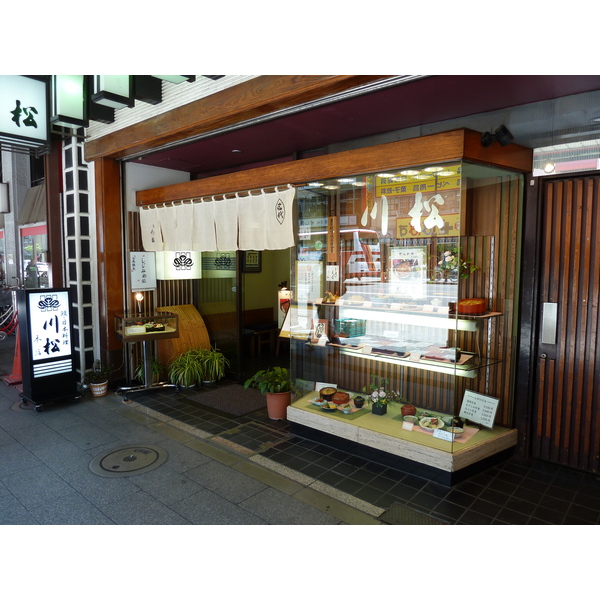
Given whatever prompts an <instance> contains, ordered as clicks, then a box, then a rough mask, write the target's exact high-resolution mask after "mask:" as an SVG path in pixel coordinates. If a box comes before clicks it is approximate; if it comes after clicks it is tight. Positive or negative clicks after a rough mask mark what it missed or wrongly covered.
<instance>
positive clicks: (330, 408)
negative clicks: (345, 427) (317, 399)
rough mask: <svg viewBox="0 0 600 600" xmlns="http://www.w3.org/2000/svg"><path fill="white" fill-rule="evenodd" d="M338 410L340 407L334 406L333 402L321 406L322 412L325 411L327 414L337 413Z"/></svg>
mask: <svg viewBox="0 0 600 600" xmlns="http://www.w3.org/2000/svg"><path fill="white" fill-rule="evenodd" d="M337 409H338V405H337V404H334V403H333V402H331V403H328V402H325V403H324V404H323V405H322V406H321V410H324V411H325V412H335V411H336V410H337Z"/></svg>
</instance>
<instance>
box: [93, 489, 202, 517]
mask: <svg viewBox="0 0 600 600" xmlns="http://www.w3.org/2000/svg"><path fill="white" fill-rule="evenodd" d="M117 481H122V480H117ZM102 512H103V513H104V514H106V515H107V516H108V517H109V518H110V519H112V520H113V521H114V522H115V523H117V524H119V525H190V523H191V522H190V521H189V520H187V519H185V518H184V517H182V516H181V514H179V513H178V512H175V511H173V510H171V509H170V508H169V507H167V506H165V505H164V504H162V503H161V502H159V501H158V500H156V499H155V498H153V497H152V496H150V494H147V493H146V492H142V491H140V492H136V493H135V494H130V495H128V496H126V497H124V498H122V499H121V500H119V501H117V502H110V503H108V504H106V505H104V506H103V507H102Z"/></svg>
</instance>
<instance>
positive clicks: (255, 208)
mask: <svg viewBox="0 0 600 600" xmlns="http://www.w3.org/2000/svg"><path fill="white" fill-rule="evenodd" d="M238 228H239V249H240V250H264V249H265V244H266V241H267V240H266V236H265V194H264V192H263V191H262V190H261V192H260V194H250V195H249V196H244V197H243V198H241V199H240V201H239V203H238Z"/></svg>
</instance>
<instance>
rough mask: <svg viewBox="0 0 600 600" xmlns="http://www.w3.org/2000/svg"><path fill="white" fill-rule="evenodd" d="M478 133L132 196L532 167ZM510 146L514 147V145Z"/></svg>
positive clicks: (158, 198) (528, 155)
mask: <svg viewBox="0 0 600 600" xmlns="http://www.w3.org/2000/svg"><path fill="white" fill-rule="evenodd" d="M480 137H481V134H479V133H477V132H475V131H470V130H465V129H458V130H455V131H449V132H445V133H436V134H433V135H430V136H425V137H420V138H414V139H410V140H401V141H399V142H389V143H387V144H380V145H377V146H370V147H368V148H359V149H357V150H347V151H345V152H338V153H336V154H327V155H324V156H317V157H314V158H306V159H304V160H298V161H290V162H287V163H281V164H277V165H269V166H266V167H259V168H257V169H249V170H247V171H238V172H236V173H228V174H226V175H217V176H215V177H208V178H206V179H197V180H194V181H186V182H184V183H178V184H174V185H168V186H163V187H158V188H152V189H149V190H141V191H138V192H136V204H137V205H138V206H146V205H150V204H157V203H161V202H174V201H177V200H187V199H190V198H200V197H208V196H214V195H220V194H227V193H231V192H239V191H244V190H251V189H258V188H264V187H269V186H276V185H285V184H287V183H291V184H300V183H307V182H308V181H313V180H315V179H329V178H332V177H344V176H350V175H360V174H362V173H375V172H377V171H380V170H383V169H385V170H389V169H399V168H403V167H410V166H418V165H425V164H432V163H438V162H449V161H454V160H461V159H466V160H469V159H472V160H474V161H475V162H483V163H485V164H489V165H495V166H500V167H507V168H510V169H514V170H517V171H522V172H529V171H531V168H532V160H533V151H532V150H531V149H530V148H524V147H522V146H517V145H516V144H511V146H507V147H506V148H502V147H501V146H500V145H499V144H492V145H491V146H489V147H488V148H483V146H481V141H480ZM513 146H514V147H513Z"/></svg>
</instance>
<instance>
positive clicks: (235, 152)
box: [231, 149, 242, 154]
mask: <svg viewBox="0 0 600 600" xmlns="http://www.w3.org/2000/svg"><path fill="white" fill-rule="evenodd" d="M231 153H232V154H242V151H241V150H237V149H235V150H232V151H231Z"/></svg>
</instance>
